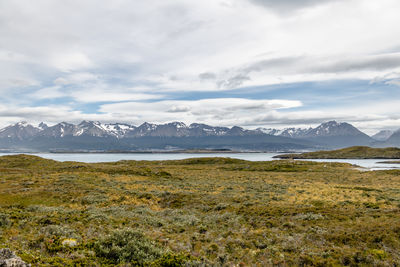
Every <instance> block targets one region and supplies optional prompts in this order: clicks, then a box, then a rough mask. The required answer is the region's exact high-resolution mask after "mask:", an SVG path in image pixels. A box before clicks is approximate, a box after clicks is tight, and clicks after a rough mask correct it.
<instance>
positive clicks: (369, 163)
mask: <svg viewBox="0 0 400 267" xmlns="http://www.w3.org/2000/svg"><path fill="white" fill-rule="evenodd" d="M15 154H16V153H0V156H4V155H15ZM279 154H282V153H33V154H30V155H35V156H39V157H42V158H46V159H52V160H57V161H77V162H86V163H95V162H115V161H119V160H149V161H152V160H179V159H188V158H203V157H224V158H235V159H243V160H248V161H270V160H277V159H275V158H273V157H274V156H276V155H279ZM310 161H317V162H344V163H350V164H353V165H354V166H355V167H360V169H364V170H390V169H400V164H387V163H382V161H385V160H382V159H312V160H310Z"/></svg>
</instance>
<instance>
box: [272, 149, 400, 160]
mask: <svg viewBox="0 0 400 267" xmlns="http://www.w3.org/2000/svg"><path fill="white" fill-rule="evenodd" d="M274 158H280V159H400V148H397V147H387V148H372V147H367V146H352V147H348V148H343V149H338V150H329V151H315V152H306V153H301V154H294V153H290V154H281V155H277V156H275V157H274ZM385 163H386V162H385ZM396 163H399V162H396Z"/></svg>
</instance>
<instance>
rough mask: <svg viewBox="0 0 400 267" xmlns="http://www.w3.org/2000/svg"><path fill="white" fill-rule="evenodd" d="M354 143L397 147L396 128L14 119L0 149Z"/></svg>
mask: <svg viewBox="0 0 400 267" xmlns="http://www.w3.org/2000/svg"><path fill="white" fill-rule="evenodd" d="M354 145H370V146H388V145H391V146H398V145H400V131H397V132H389V131H382V132H380V133H378V134H376V135H374V136H372V137H370V136H368V135H366V134H365V133H363V132H361V131H360V130H358V129H357V128H356V127H354V126H353V125H351V124H349V123H346V122H336V121H329V122H326V123H322V124H321V125H319V126H318V127H316V128H307V129H302V128H287V129H281V130H279V129H271V128H257V129H254V130H249V129H244V128H242V127H238V126H233V127H230V128H229V127H218V126H217V127H215V126H210V125H206V124H199V123H193V124H190V125H186V124H185V123H183V122H171V123H166V124H152V123H147V122H145V123H143V124H142V125H140V126H134V125H129V124H126V123H101V122H95V121H82V122H81V123H79V124H72V123H67V122H61V123H58V124H56V125H53V126H48V125H47V124H45V123H40V124H39V125H38V126H33V125H31V124H28V123H27V122H19V123H16V124H14V125H10V126H8V127H5V128H3V129H1V130H0V149H1V150H3V151H146V150H180V149H231V150H252V151H254V150H256V151H284V150H316V149H325V148H331V149H333V148H341V147H347V146H354Z"/></svg>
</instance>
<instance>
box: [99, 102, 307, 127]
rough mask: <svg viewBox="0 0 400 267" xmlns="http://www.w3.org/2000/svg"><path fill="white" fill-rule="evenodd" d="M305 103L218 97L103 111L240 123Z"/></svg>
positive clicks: (103, 108) (135, 104)
mask: <svg viewBox="0 0 400 267" xmlns="http://www.w3.org/2000/svg"><path fill="white" fill-rule="evenodd" d="M301 105H302V103H301V102H300V101H293V100H251V99H243V98H216V99H201V100H166V101H158V102H148V103H143V102H126V103H114V104H104V105H102V106H101V108H100V111H101V112H103V113H106V114H113V116H121V117H130V118H132V119H133V121H134V122H135V123H142V122H144V121H152V122H158V123H160V122H166V121H175V120H177V116H176V114H175V113H179V120H181V121H184V122H186V123H192V122H203V123H209V124H214V125H229V124H232V125H236V123H233V121H234V120H240V118H249V117H252V116H254V115H256V114H260V113H263V112H269V111H272V110H280V109H288V108H294V107H300V106H301ZM139 111H140V112H139ZM238 122H239V121H238Z"/></svg>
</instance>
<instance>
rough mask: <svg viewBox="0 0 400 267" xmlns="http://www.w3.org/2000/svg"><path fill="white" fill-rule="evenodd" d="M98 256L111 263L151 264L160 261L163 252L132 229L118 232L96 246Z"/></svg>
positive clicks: (98, 242) (101, 240)
mask: <svg viewBox="0 0 400 267" xmlns="http://www.w3.org/2000/svg"><path fill="white" fill-rule="evenodd" d="M94 249H95V252H96V255H97V256H98V257H101V258H104V259H106V261H109V262H111V263H122V262H130V263H134V264H136V265H144V264H149V263H151V262H153V261H155V260H157V259H160V258H161V257H162V255H163V254H164V253H163V252H164V251H163V250H162V249H161V248H160V247H158V246H157V245H156V244H155V243H154V242H153V241H151V240H149V239H148V238H146V237H145V236H144V235H143V234H142V233H140V232H136V231H134V230H132V229H129V228H128V229H123V230H116V231H114V232H112V233H111V234H110V235H108V236H106V237H103V238H101V239H100V240H99V241H97V242H96V243H95V245H94Z"/></svg>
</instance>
